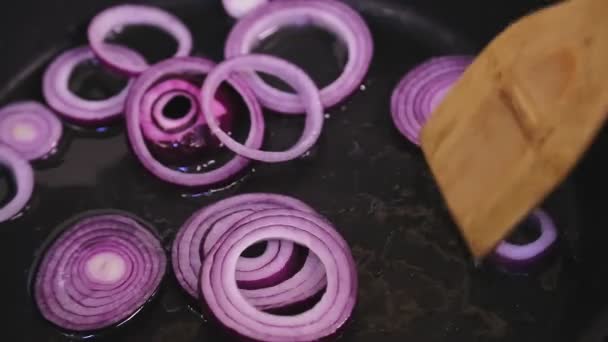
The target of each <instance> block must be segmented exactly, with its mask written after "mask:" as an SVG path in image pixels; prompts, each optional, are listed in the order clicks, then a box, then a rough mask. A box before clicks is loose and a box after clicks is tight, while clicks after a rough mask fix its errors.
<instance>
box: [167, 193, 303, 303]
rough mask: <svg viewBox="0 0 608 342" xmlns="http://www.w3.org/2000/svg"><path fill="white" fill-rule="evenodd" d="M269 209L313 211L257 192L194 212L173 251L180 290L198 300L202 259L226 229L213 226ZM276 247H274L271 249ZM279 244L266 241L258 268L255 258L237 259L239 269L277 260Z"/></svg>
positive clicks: (251, 268)
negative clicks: (224, 219)
mask: <svg viewBox="0 0 608 342" xmlns="http://www.w3.org/2000/svg"><path fill="white" fill-rule="evenodd" d="M269 208H292V209H298V210H300V211H305V212H314V210H313V209H312V208H310V207H309V206H308V205H306V204H304V203H302V202H301V201H299V200H297V199H294V198H291V197H287V196H282V195H276V194H263V193H260V194H245V195H239V196H234V197H230V198H228V199H225V200H222V201H219V202H217V203H214V204H212V205H209V206H207V207H204V208H203V209H201V210H199V211H198V212H196V213H194V214H193V215H192V216H191V217H190V218H189V219H188V220H187V221H186V223H184V225H183V226H182V227H181V228H180V230H179V232H178V233H177V236H176V238H175V241H174V242H173V248H172V264H173V270H174V273H175V275H176V277H177V280H178V282H179V283H180V285H181V286H182V288H183V289H184V290H185V291H186V292H188V293H189V294H190V295H191V296H192V297H194V298H198V289H197V287H198V281H199V274H200V268H201V265H202V260H201V259H202V258H203V256H204V255H206V254H207V253H208V252H209V251H210V250H211V249H212V248H213V247H214V246H215V245H216V244H217V241H219V240H220V239H221V237H222V236H223V234H224V233H225V230H226V229H224V230H222V228H221V227H218V226H215V223H216V222H218V221H219V220H220V219H222V218H225V217H227V216H229V215H231V214H234V213H239V212H244V213H245V214H249V213H253V212H255V211H258V210H264V209H269ZM215 228H219V229H215ZM228 228H230V227H228ZM275 244H276V246H274V245H275ZM279 244H280V243H279ZM279 244H277V243H274V242H269V246H268V247H267V248H266V252H265V253H264V254H263V255H262V256H260V257H258V258H255V259H258V261H260V260H261V261H262V264H261V265H260V264H257V265H256V262H255V261H254V260H255V259H254V258H240V261H239V266H238V269H240V270H242V271H243V272H247V271H252V270H253V271H255V270H258V269H260V266H265V265H266V264H267V262H268V261H270V260H272V258H274V257H276V255H277V252H278V250H279ZM273 251H275V252H273ZM267 253H268V254H267ZM269 254H270V255H269ZM263 261H266V262H263ZM252 264H253V265H252Z"/></svg>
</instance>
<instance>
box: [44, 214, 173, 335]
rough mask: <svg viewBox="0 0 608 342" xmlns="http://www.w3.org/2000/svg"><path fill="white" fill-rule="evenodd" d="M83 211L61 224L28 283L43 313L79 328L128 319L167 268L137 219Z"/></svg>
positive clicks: (60, 323) (58, 322) (150, 235)
mask: <svg viewBox="0 0 608 342" xmlns="http://www.w3.org/2000/svg"><path fill="white" fill-rule="evenodd" d="M85 215H86V216H84V215H83V216H84V218H83V216H79V217H78V218H76V219H72V220H70V221H69V222H68V223H66V224H65V226H63V227H61V230H60V232H59V233H58V237H57V238H56V239H55V240H54V241H52V243H51V245H50V247H49V248H48V249H47V250H46V251H45V254H44V256H43V258H42V261H41V262H40V264H39V266H38V270H37V274H36V276H35V280H34V284H33V285H34V299H35V301H36V304H37V305H38V308H39V310H40V313H41V314H42V316H43V317H44V318H46V319H47V320H49V321H50V322H52V323H53V324H55V325H57V326H59V327H61V328H63V329H67V330H72V331H78V332H83V331H94V330H99V329H102V328H107V327H110V326H113V325H115V324H118V323H121V322H123V321H125V320H126V319H129V318H131V317H132V316H133V315H134V314H135V313H136V312H138V311H139V310H140V309H141V308H142V306H143V305H144V304H145V303H146V302H148V301H149V300H150V298H151V297H152V296H153V295H154V294H155V293H156V292H157V290H158V287H159V285H160V282H161V280H162V278H163V276H164V274H165V271H166V257H165V253H164V251H163V248H162V246H161V244H160V241H159V240H158V238H157V237H156V236H155V235H154V234H153V233H152V232H151V231H150V229H149V228H148V227H147V226H146V224H144V223H143V222H141V221H140V220H139V219H137V218H134V217H131V216H127V215H125V214H124V213H121V212H115V211H108V212H103V213H94V214H93V213H86V214H85Z"/></svg>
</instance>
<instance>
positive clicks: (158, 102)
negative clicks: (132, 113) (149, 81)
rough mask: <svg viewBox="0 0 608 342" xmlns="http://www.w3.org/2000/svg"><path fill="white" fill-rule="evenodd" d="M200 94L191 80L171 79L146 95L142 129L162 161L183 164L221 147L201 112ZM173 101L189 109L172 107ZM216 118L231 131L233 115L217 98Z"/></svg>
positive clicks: (149, 144)
mask: <svg viewBox="0 0 608 342" xmlns="http://www.w3.org/2000/svg"><path fill="white" fill-rule="evenodd" d="M198 92H199V88H198V87H196V86H195V85H194V84H192V83H190V82H188V81H185V80H181V79H168V80H165V81H162V82H161V83H159V84H157V85H155V86H154V87H152V88H151V89H150V90H149V91H148V92H146V94H145V95H144V97H143V100H142V115H141V130H142V133H143V135H144V137H145V138H146V141H147V142H148V146H149V147H150V148H151V149H153V150H154V154H155V156H157V157H158V158H159V159H162V160H163V161H165V162H169V163H176V164H179V163H184V162H188V161H190V160H193V159H196V158H197V157H198V156H200V155H201V153H202V152H204V150H205V149H209V148H215V147H218V146H219V140H217V138H215V136H213V135H212V134H211V132H210V131H209V129H208V127H207V122H206V121H205V117H204V116H203V114H202V113H201V110H200V105H199V104H198V101H197V100H196V97H197V96H198ZM172 101H182V102H184V103H183V105H184V106H185V107H187V109H188V110H187V111H184V108H176V109H173V108H171V107H169V106H170V105H171V103H172ZM176 103H178V102H176ZM171 111H173V112H171ZM213 115H215V117H216V118H217V119H218V121H219V122H220V126H221V127H222V128H223V129H225V130H229V129H230V128H231V125H232V116H231V113H229V112H228V109H227V108H226V107H225V106H224V105H223V104H222V103H221V102H219V101H218V100H216V99H214V101H213Z"/></svg>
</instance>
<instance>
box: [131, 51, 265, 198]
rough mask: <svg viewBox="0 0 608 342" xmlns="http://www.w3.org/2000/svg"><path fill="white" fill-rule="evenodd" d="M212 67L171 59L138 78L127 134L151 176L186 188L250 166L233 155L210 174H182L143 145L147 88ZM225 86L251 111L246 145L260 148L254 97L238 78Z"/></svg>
mask: <svg viewBox="0 0 608 342" xmlns="http://www.w3.org/2000/svg"><path fill="white" fill-rule="evenodd" d="M213 67H214V64H213V62H211V61H208V60H205V59H202V58H195V57H180V58H174V59H170V60H166V61H163V62H160V63H158V64H156V65H154V66H152V67H150V68H149V69H148V70H146V72H144V73H143V74H141V75H140V76H139V77H138V78H137V80H136V81H135V83H134V84H133V86H132V87H131V92H130V93H129V97H128V99H127V106H126V119H127V132H128V136H129V141H130V142H131V147H132V149H133V152H134V153H135V155H136V156H137V158H138V159H139V161H140V162H141V163H142V165H143V166H144V167H145V168H146V169H147V170H148V171H150V173H152V174H153V175H155V176H156V177H158V178H159V179H161V180H163V181H165V182H168V183H172V184H176V185H181V186H187V187H201V186H207V185H210V184H215V183H219V182H221V181H224V180H226V179H228V178H230V177H233V176H234V175H236V174H237V173H238V172H240V171H241V170H243V169H244V168H245V167H247V165H249V163H250V160H249V159H246V158H243V157H241V156H235V157H234V158H233V159H232V160H230V161H229V162H227V163H226V164H225V165H223V166H222V167H220V168H218V169H215V170H212V171H208V172H205V173H183V172H180V171H176V170H173V169H171V168H168V167H167V166H165V165H163V164H162V163H161V162H159V161H158V160H156V159H154V157H153V156H152V154H151V153H150V150H149V149H148V147H147V146H146V142H145V139H144V137H143V134H142V131H141V120H142V118H141V117H142V115H143V114H144V112H145V109H144V108H143V98H144V96H145V94H146V93H147V92H148V91H149V89H150V88H151V87H153V86H154V85H155V84H156V83H157V82H158V81H159V80H162V79H166V78H167V77H168V76H175V75H179V74H205V73H208V72H209V71H211V70H212V69H213ZM228 83H229V84H230V85H231V86H232V87H233V88H234V89H235V90H236V91H237V92H238V93H239V94H240V95H241V96H242V97H243V100H244V102H245V104H246V106H247V108H248V109H249V112H250V117H251V130H250V131H249V135H248V137H247V141H246V143H245V145H246V146H248V147H251V148H259V147H260V146H261V145H262V140H263V138H264V120H263V117H262V109H261V108H260V106H259V103H258V101H257V99H256V97H255V94H253V93H252V92H251V91H250V90H249V88H248V87H247V86H246V85H245V83H243V82H242V81H241V80H240V79H239V78H237V77H230V79H229V80H228ZM209 107H211V104H209ZM203 113H204V110H203ZM208 116H209V117H212V113H209V115H208ZM205 118H206V119H208V117H207V116H205ZM214 122H217V121H214Z"/></svg>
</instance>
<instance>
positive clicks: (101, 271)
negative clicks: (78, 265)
mask: <svg viewBox="0 0 608 342" xmlns="http://www.w3.org/2000/svg"><path fill="white" fill-rule="evenodd" d="M85 269H86V271H87V275H88V276H89V278H90V279H91V280H93V281H96V282H100V283H105V284H114V283H116V282H117V281H119V280H120V279H121V278H122V277H123V276H124V275H125V272H126V270H127V264H126V262H125V260H124V259H123V257H122V256H120V255H119V254H116V253H113V252H102V253H99V254H94V255H92V256H91V257H90V258H89V259H88V260H87V261H86V265H85Z"/></svg>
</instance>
